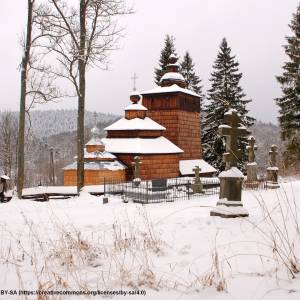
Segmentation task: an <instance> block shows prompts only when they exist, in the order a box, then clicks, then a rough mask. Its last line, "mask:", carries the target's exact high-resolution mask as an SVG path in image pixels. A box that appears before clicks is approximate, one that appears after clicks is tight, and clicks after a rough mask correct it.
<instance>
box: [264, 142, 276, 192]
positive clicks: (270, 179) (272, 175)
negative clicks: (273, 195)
mask: <svg viewBox="0 0 300 300" xmlns="http://www.w3.org/2000/svg"><path fill="white" fill-rule="evenodd" d="M277 149H278V147H277V146H276V145H272V146H271V149H270V151H269V163H270V166H269V167H268V168H267V187H269V188H273V189H276V188H279V184H278V167H277V156H278V151H277Z"/></svg>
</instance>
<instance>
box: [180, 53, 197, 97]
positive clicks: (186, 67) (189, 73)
mask: <svg viewBox="0 0 300 300" xmlns="http://www.w3.org/2000/svg"><path fill="white" fill-rule="evenodd" d="M194 68H195V64H194V62H193V59H192V57H191V55H190V53H189V52H188V51H187V52H186V53H185V55H184V57H183V60H182V62H181V63H180V73H181V74H182V76H183V77H184V79H185V81H186V84H187V88H188V89H190V90H192V91H194V92H195V93H197V94H198V95H200V96H201V100H202V98H203V95H202V86H201V80H200V78H199V76H197V75H196V73H195V70H194Z"/></svg>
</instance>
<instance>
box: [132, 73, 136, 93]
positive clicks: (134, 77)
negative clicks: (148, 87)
mask: <svg viewBox="0 0 300 300" xmlns="http://www.w3.org/2000/svg"><path fill="white" fill-rule="evenodd" d="M131 79H132V80H133V90H134V91H136V80H137V79H138V77H137V76H136V74H135V73H134V74H133V77H131Z"/></svg>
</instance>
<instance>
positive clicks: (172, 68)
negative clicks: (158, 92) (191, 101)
mask: <svg viewBox="0 0 300 300" xmlns="http://www.w3.org/2000/svg"><path fill="white" fill-rule="evenodd" d="M177 61H178V58H177V57H176V56H175V55H174V54H171V55H170V57H169V60H168V65H167V68H166V73H165V74H164V75H163V76H162V77H161V79H160V86H161V87H166V86H171V85H173V84H177V85H178V86H180V87H182V88H185V87H186V82H185V79H184V77H183V76H182V75H181V74H180V73H179V64H178V63H177Z"/></svg>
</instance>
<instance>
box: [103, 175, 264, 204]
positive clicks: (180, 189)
mask: <svg viewBox="0 0 300 300" xmlns="http://www.w3.org/2000/svg"><path fill="white" fill-rule="evenodd" d="M194 184H195V178H192V177H189V178H186V177H183V178H174V179H154V180H143V181H139V182H134V181H131V182H112V181H109V183H106V184H104V194H119V195H121V196H122V197H123V199H124V201H126V202H127V201H134V202H137V203H143V204H146V203H158V202H174V201H177V200H190V199H197V198H201V197H203V196H205V195H215V194H219V192H220V182H219V179H218V178H203V177H202V178H201V186H202V192H200V193H199V192H198V193H197V192H195V190H194ZM242 188H243V190H262V189H267V184H266V179H265V178H261V179H259V180H257V181H251V180H244V181H243V185H242Z"/></svg>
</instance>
